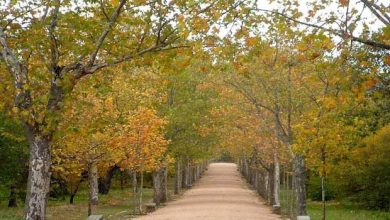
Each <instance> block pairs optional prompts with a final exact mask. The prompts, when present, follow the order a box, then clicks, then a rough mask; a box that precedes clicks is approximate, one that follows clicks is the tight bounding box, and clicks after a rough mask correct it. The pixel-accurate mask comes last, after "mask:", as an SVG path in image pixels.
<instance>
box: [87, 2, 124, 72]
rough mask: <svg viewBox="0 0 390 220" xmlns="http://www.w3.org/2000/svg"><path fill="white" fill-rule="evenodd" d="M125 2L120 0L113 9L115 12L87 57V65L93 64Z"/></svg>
mask: <svg viewBox="0 0 390 220" xmlns="http://www.w3.org/2000/svg"><path fill="white" fill-rule="evenodd" d="M125 3H126V0H121V2H120V3H119V5H118V7H117V8H116V10H115V12H114V13H113V14H112V17H111V20H110V22H109V23H108V25H107V27H106V28H105V29H104V31H103V33H102V34H101V35H100V37H99V39H98V41H97V43H96V47H95V50H94V51H93V52H92V54H91V56H90V57H89V61H88V64H87V66H93V64H94V63H95V60H96V56H97V54H98V53H99V50H100V48H101V47H102V45H103V42H104V40H105V39H106V37H107V35H108V33H109V32H110V30H111V29H112V27H113V26H114V24H115V22H116V21H117V19H118V17H119V14H120V13H121V10H122V8H123V6H124V5H125Z"/></svg>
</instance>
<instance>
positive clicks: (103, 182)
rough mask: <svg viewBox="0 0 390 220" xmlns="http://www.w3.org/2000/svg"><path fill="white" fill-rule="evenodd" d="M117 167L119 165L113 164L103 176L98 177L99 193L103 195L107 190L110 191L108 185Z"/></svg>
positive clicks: (109, 185)
mask: <svg viewBox="0 0 390 220" xmlns="http://www.w3.org/2000/svg"><path fill="white" fill-rule="evenodd" d="M117 169H119V167H117V166H113V167H111V168H110V169H109V170H108V171H107V173H106V175H105V176H104V177H100V178H99V180H98V181H99V193H100V194H103V195H107V194H108V192H109V191H110V187H111V180H112V177H113V176H114V172H115V171H116V170H117Z"/></svg>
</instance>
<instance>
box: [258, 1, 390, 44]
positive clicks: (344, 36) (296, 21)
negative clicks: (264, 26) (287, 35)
mask: <svg viewBox="0 0 390 220" xmlns="http://www.w3.org/2000/svg"><path fill="white" fill-rule="evenodd" d="M254 10H257V11H262V12H266V13H271V14H276V15H280V16H282V17H284V18H285V19H287V20H289V21H293V22H295V23H298V24H302V25H305V26H308V27H313V28H317V29H321V30H324V31H327V32H329V33H331V34H334V35H337V36H339V37H341V38H346V37H349V38H351V40H352V41H357V42H360V43H362V44H365V45H369V46H372V47H375V48H380V49H385V50H390V45H388V44H385V43H381V42H377V41H373V40H368V39H363V38H360V37H356V36H353V35H351V36H349V35H348V34H346V33H345V32H344V31H340V30H335V29H331V28H326V27H322V26H320V25H316V24H312V23H308V22H304V21H299V20H297V19H295V18H292V17H290V16H288V15H286V14H284V13H281V12H278V11H271V10H267V9H259V8H258V9H254Z"/></svg>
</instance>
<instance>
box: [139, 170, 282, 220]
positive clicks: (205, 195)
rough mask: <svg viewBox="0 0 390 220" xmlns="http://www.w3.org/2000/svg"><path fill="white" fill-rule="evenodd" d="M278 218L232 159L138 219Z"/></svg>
mask: <svg viewBox="0 0 390 220" xmlns="http://www.w3.org/2000/svg"><path fill="white" fill-rule="evenodd" d="M168 219H169V220H199V219H207V220H209V219H210V220H216V219H217V220H218V219H221V220H256V219H258V220H276V219H281V218H280V217H279V216H278V215H275V214H272V212H271V208H270V207H268V206H266V205H264V204H263V202H262V201H261V200H260V198H259V197H258V196H257V195H256V194H255V192H254V191H252V190H250V189H248V187H247V184H246V183H245V182H244V180H243V179H242V178H241V176H240V174H239V173H238V171H237V166H236V165H235V164H233V163H213V164H210V165H209V169H208V170H207V171H206V172H205V173H204V175H203V176H202V178H201V179H200V180H199V181H198V182H197V183H196V184H195V186H194V187H193V188H192V189H190V190H188V191H186V192H185V193H184V195H183V196H182V197H180V198H179V199H178V200H176V201H172V202H169V203H167V206H165V207H162V208H160V209H158V210H157V211H155V212H153V213H150V214H149V215H146V216H142V217H140V218H137V220H168Z"/></svg>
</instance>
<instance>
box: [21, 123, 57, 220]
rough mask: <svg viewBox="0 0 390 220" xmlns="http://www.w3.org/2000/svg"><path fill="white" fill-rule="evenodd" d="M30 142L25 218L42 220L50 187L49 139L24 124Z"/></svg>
mask: <svg viewBox="0 0 390 220" xmlns="http://www.w3.org/2000/svg"><path fill="white" fill-rule="evenodd" d="M26 127H27V128H26V134H27V140H28V142H29V143H30V159H29V172H28V181H27V195H26V209H25V211H26V215H25V219H26V220H44V219H45V215H46V205H47V200H48V197H49V189H50V176H51V172H50V166H51V154H50V141H49V140H47V139H45V137H44V135H42V134H39V132H36V131H35V129H34V128H31V127H29V126H26Z"/></svg>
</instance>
